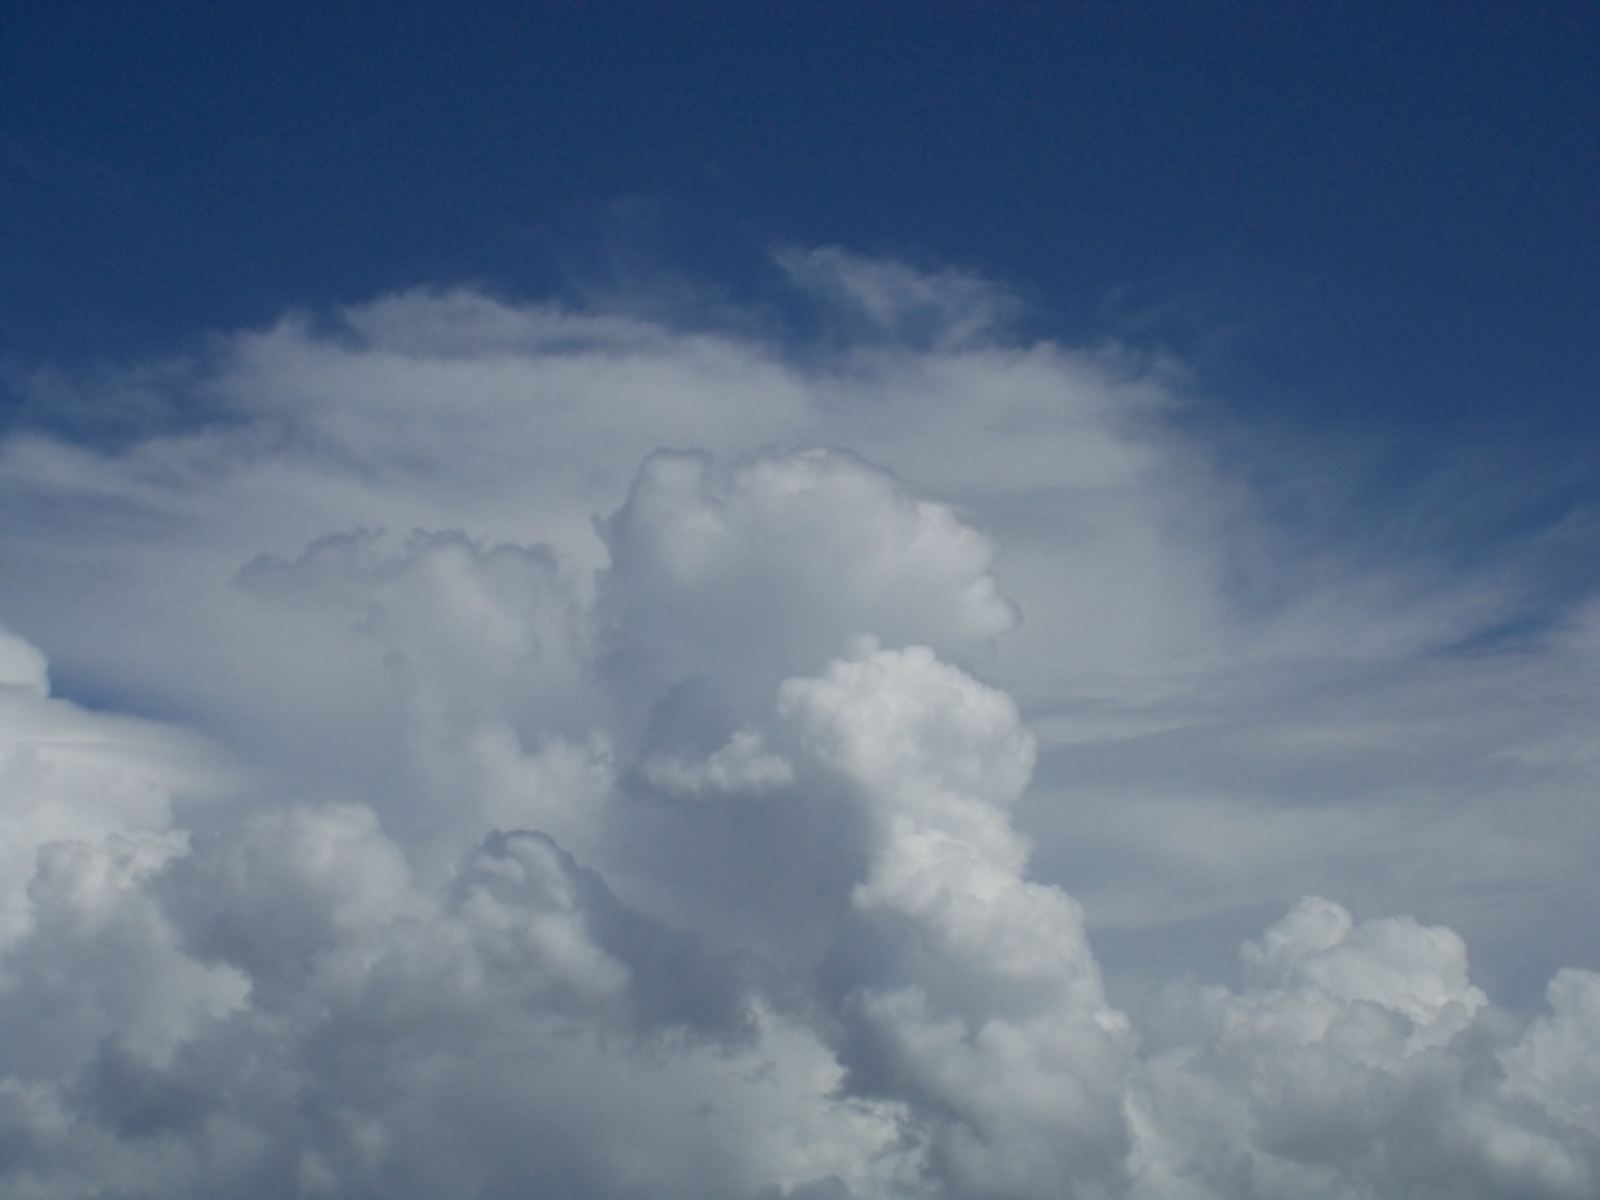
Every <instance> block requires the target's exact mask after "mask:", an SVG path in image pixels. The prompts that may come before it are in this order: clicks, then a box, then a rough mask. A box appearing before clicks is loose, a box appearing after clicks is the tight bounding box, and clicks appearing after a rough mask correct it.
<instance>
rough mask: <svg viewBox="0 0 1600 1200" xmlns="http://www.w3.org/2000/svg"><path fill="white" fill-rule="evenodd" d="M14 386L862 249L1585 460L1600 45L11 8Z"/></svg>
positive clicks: (1378, 418)
mask: <svg viewBox="0 0 1600 1200" xmlns="http://www.w3.org/2000/svg"><path fill="white" fill-rule="evenodd" d="M0 12H3V14H4V15H3V23H0V356H3V357H4V358H6V359H8V360H9V361H10V362H11V364H12V366H13V368H15V367H18V366H20V367H23V368H27V367H30V366H32V365H36V364H38V363H40V362H46V361H53V362H57V363H61V364H66V365H73V364H79V363H83V362H86V361H93V360H101V359H105V358H108V357H109V358H116V359H127V358H132V357H143V356H146V355H149V354H153V353H160V352H163V351H166V350H169V349H172V348H174V347H177V346H181V345H184V344H186V342H188V341H189V340H191V339H192V338H193V337H194V336H195V335H196V334H198V333H200V332H203V331H205V330H208V329H226V328H232V327H237V326H239V325H241V324H259V323H263V322H266V321H268V320H270V319H272V318H273V317H274V316H276V315H277V314H278V313H280V312H281V311H282V310H283V309H285V308H286V307H290V306H312V307H319V306H327V305H330V304H334V303H338V302H344V301H356V300H361V299H365V298H367V297H369V296H371V295H373V294H374V293H376V292H379V291H381V290H384V289H390V288H397V287H405V286H410V285H416V284H425V283H449V282H458V281H474V282H480V283H483V284H485V285H487V286H490V287H492V288H493V289H495V290H496V291H498V292H500V293H502V294H507V295H510V296H514V297H540V296H546V295H550V294H552V293H561V292H565V293H569V294H570V293H571V292H573V291H582V290H583V289H584V288H593V287H596V286H602V287H603V286H605V285H607V284H613V285H618V284H620V285H626V284H627V283H628V281H629V280H630V279H631V278H635V277H637V276H638V275H640V274H648V273H650V272H653V271H658V270H669V271H672V272H675V273H677V274H679V275H684V276H688V277H691V278H695V279H698V280H700V281H702V282H707V283H711V284H714V285H717V286H722V287H726V288H728V289H730V291H731V292H732V294H733V295H734V297H735V298H759V297H761V296H762V295H763V294H764V290H765V289H768V288H769V287H770V280H768V279H766V278H765V277H764V275H763V268H762V262H763V258H762V255H763V253H764V251H765V250H766V249H768V248H769V247H773V246H781V245H787V244H798V245H817V244H839V245H843V246H846V247H849V248H853V249H856V250H859V251H864V252H868V253H888V254H894V255H900V256H907V257H910V258H912V259H913V260H915V261H922V262H929V263H950V264H955V265H958V266H964V267H969V268H973V269H976V270H979V271H982V272H985V273H988V274H990V275H992V276H994V277H996V278H998V279H1000V280H1002V281H1005V282H1007V283H1009V284H1012V285H1014V286H1017V287H1018V288H1020V289H1021V290H1022V291H1023V292H1024V294H1025V295H1026V296H1027V297H1028V298H1029V299H1030V300H1032V301H1033V302H1034V303H1035V305H1036V307H1037V309H1038V312H1039V314H1040V320H1041V321H1042V322H1043V323H1044V324H1045V325H1046V326H1047V327H1049V328H1051V329H1052V330H1053V331H1055V332H1059V333H1062V334H1065V335H1067V336H1069V337H1089V338H1095V337H1099V336H1101V335H1105V334H1112V335H1117V336H1123V337H1131V338H1134V339H1135V340H1143V341H1146V342H1150V343H1158V344H1165V345H1169V346H1171V347H1174V348H1176V349H1177V350H1179V351H1180V352H1181V353H1183V354H1184V355H1185V356H1187V357H1188V358H1189V359H1190V360H1191V361H1192V362H1194V363H1196V364H1197V365H1198V367H1199V368H1200V370H1201V372H1202V377H1203V379H1204V380H1205V382H1206V383H1207V384H1208V386H1211V387H1213V388H1215V389H1217V390H1219V391H1222V392H1225V393H1226V394H1227V395H1228V396H1229V397H1230V398H1231V400H1232V401H1234V402H1236V403H1238V404H1240V405H1241V406H1243V407H1244V408H1245V409H1246V410H1251V409H1253V410H1254V411H1257V412H1259V413H1261V414H1263V415H1265V414H1268V413H1276V412H1283V413H1288V414H1290V415H1291V416H1293V417H1294V418H1296V419H1302V418H1303V419H1305V420H1307V421H1309V422H1311V423H1313V424H1318V423H1325V422H1333V423H1339V422H1342V421H1350V422H1355V423H1363V422H1365V423H1378V424H1383V423H1388V424H1390V425H1392V426H1394V427H1395V428H1398V429H1401V430H1413V431H1414V430H1421V429H1434V430H1441V431H1443V430H1455V431H1458V432H1462V433H1467V434H1472V433H1474V432H1478V433H1482V432H1487V433H1489V434H1490V435H1493V434H1494V433H1495V431H1497V430H1506V431H1517V430H1521V431H1523V432H1525V433H1528V434H1532V435H1536V436H1548V435H1551V434H1554V435H1557V436H1560V437H1563V438H1572V437H1577V438H1580V439H1581V438H1583V437H1585V436H1587V435H1588V434H1589V433H1591V432H1594V431H1595V430H1596V424H1595V421H1594V418H1593V416H1592V413H1593V408H1594V400H1595V398H1596V395H1597V392H1600V4H1596V3H1593V2H1579V0H1570V2H1554V3H1525V4H1524V3H1518V4H1511V3H1506V2H1505V0H1463V2H1461V3H1455V4H1448V5H1445V4H1425V3H1402V4H1395V3H1392V2H1390V3H1325V2H1316V0H1308V2H1304V3H1296V4H1281V3H1276V4H1268V3H1243V2H1239V3H1204V2H1195V3H1189V2H1184V0H1165V2H1162V3H1152V2H1123V3H1109V2H1106V3H1077V4H1068V3H1063V4H1048V5H1047V4H1021V3H1015V4H991V5H976V4H970V3H967V4H943V3H919V4H898V5H885V4H866V3H856V4H850V5H844V4H822V3H811V4H804V5H798V6H777V5H755V4H748V3H744V4H727V5H708V4H692V3H677V4H654V3H633V4H576V3H566V4H551V5H539V4H481V3H480V4H468V3H451V4H428V5H423V4H415V3H404V2H398V0H390V2H388V3H383V4H354V3H341V4H316V5H312V4H296V3H282V4H274V5H264V4H263V5H225V4H221V5H219V4H198V3H196V4H181V5H180V4H160V3H151V4H141V5H128V4H102V3H70V2H66V0H49V2H33V0H25V2H7V3H4V4H3V7H0Z"/></svg>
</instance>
